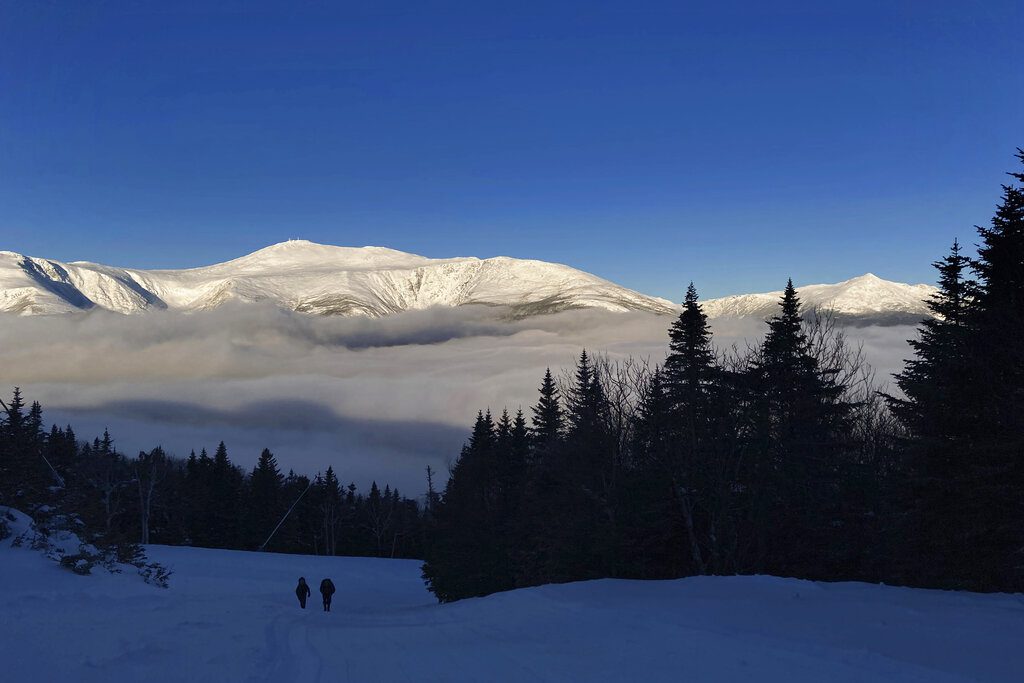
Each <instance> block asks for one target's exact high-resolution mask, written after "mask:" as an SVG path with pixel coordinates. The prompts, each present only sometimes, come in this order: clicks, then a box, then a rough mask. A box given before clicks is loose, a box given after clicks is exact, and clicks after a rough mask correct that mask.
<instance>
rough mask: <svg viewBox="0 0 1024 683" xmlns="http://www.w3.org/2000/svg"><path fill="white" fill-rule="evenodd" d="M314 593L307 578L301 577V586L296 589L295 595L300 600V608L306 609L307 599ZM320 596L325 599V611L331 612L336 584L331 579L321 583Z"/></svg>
mask: <svg viewBox="0 0 1024 683" xmlns="http://www.w3.org/2000/svg"><path fill="white" fill-rule="evenodd" d="M311 592H312V591H310V590H309V584H307V583H306V577H304V576H300V577H299V585H298V586H296V587H295V595H296V597H298V598H299V607H301V608H302V609H306V598H308V597H309V595H310V593H311ZM320 595H322V596H323V598H324V611H325V612H330V611H331V597H332V596H333V595H334V582H333V581H331V580H330V579H324V580H323V581H321V582H320Z"/></svg>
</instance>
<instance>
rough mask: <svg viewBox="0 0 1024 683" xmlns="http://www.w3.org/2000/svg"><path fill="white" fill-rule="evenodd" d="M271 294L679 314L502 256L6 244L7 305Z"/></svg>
mask: <svg viewBox="0 0 1024 683" xmlns="http://www.w3.org/2000/svg"><path fill="white" fill-rule="evenodd" d="M232 300H237V301H268V302H271V303H273V304H276V305H279V306H281V307H284V308H287V309H291V310H294V311H301V312H304V313H312V314H318V315H365V316H369V317H381V316H385V315H389V314H392V313H398V312H401V311H406V310H415V309H424V308H429V307H431V306H449V307H450V306H464V305H468V304H482V305H489V306H507V307H510V308H511V309H512V312H513V315H532V314H537V313H548V312H552V311H558V310H564V309H569V308H599V309H605V310H609V311H650V312H652V313H669V312H672V311H673V310H675V305H674V304H673V303H672V302H670V301H667V300H665V299H659V298H656V297H650V296H646V295H643V294H640V293H638V292H634V291H632V290H629V289H626V288H624V287H620V286H618V285H616V284H614V283H612V282H608V281H607V280H602V279H601V278H599V277H596V276H594V275H591V274H589V273H584V272H583V271H580V270H576V269H574V268H570V267H569V266H564V265H560V264H555V263H546V262H544V261H533V260H523V259H513V258H506V257H496V258H489V259H478V258H473V257H463V258H450V259H430V258H426V257H423V256H417V255H416V254H407V253H404V252H401V251H396V250H394V249H386V248H383V247H361V248H351V247H334V246H328V245H322V244H315V243H313V242H308V241H305V240H290V241H288V242H282V243H280V244H275V245H273V246H270V247H267V248H265V249H260V250H259V251H257V252H254V253H252V254H249V255H248V256H243V257H242V258H238V259H234V260H232V261H227V262H226V263H219V264H216V265H212V266H205V267H202V268H190V269H187V270H137V269H131V268H114V267H111V266H105V265H101V264H97V263H87V262H73V263H62V262H60V261H54V260H50V259H44V258H35V257H30V256H23V255H21V254H16V253H13V252H0V311H3V312H11V313H20V314H24V315H33V314H59V313H69V312H75V311H83V310H89V309H94V308H100V309H106V310H109V311H115V312H118V313H139V312H142V311H146V310H152V309H171V310H183V311H195V310H203V309H209V308H214V307H216V306H219V305H221V304H223V303H225V302H227V301H232Z"/></svg>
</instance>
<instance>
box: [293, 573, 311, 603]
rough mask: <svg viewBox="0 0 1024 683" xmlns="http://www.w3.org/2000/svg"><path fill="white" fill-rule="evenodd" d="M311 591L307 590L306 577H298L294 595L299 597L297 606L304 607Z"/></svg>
mask: <svg viewBox="0 0 1024 683" xmlns="http://www.w3.org/2000/svg"><path fill="white" fill-rule="evenodd" d="M312 592H313V591H311V590H309V584H307V583H306V577H305V576H300V577H299V585H298V586H296V587H295V596H296V597H297V598H298V599H299V607H301V608H302V609H306V598H308V597H309V594H310V593H312Z"/></svg>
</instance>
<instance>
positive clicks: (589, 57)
mask: <svg viewBox="0 0 1024 683" xmlns="http://www.w3.org/2000/svg"><path fill="white" fill-rule="evenodd" d="M214 4H216V5H218V6H219V7H220V9H217V10H210V9H204V8H203V5H214ZM232 5H233V6H232ZM190 6H191V8H190ZM769 8H770V9H769ZM809 8H813V9H809ZM1017 146H1024V2H1020V1H1019V0H1009V1H1000V0H985V1H972V0H958V1H950V2H946V1H942V0H938V1H921V2H907V1H903V2H901V1H899V0H888V1H885V2H865V1H863V0H860V1H856V2H828V1H827V0H826V1H824V2H800V3H786V2H782V3H779V2H763V1H762V0H758V1H756V2H755V1H750V2H734V3H730V2H708V3H695V2H682V1H675V2H659V3H654V2H652V3H648V2H638V1H633V2H622V3H606V2H596V1H594V0H591V1H588V2H579V3H558V2H540V3H530V2H512V3H488V2H479V1H477V2H466V3H451V2H440V3H439V2H429V1H424V0H416V1H410V2H404V3H393V2H379V1H378V2H359V3H341V2H337V3H308V4H307V3H300V2H283V3H269V2H263V1H261V0H249V1H247V2H240V3H237V4H235V3H201V4H196V5H194V6H192V5H191V3H184V2H178V1H174V2H172V1H171V0H166V1H165V2H159V3H147V2H124V3H119V2H91V3H87V2H70V1H69V2H27V1H26V2H20V1H16V0H12V1H7V2H0V249H10V250H14V251H20V252H26V253H30V254H33V255H40V256H48V257H52V258H58V259H62V260H93V261H100V262H106V263H112V264H116V265H132V266H138V267H183V266H194V265H201V264H206V263H211V262H215V261H220V260H225V259H228V258H233V257H236V256H239V255H242V254H244V253H247V252H249V251H252V250H255V249H257V248H260V247H262V246H265V245H267V244H270V243H273V242H278V241H281V240H284V239H287V238H289V237H299V238H305V239H311V240H314V241H318V242H325V243H332V244H341V245H355V246H358V245H364V244H375V245H383V246H390V247H394V248H396V249H402V250H406V251H413V252H417V253H421V254H424V255H427V256H453V255H477V256H493V255H499V254H503V255H509V256H517V257H532V258H540V259H545V260H552V261H560V262H564V263H569V264H571V265H573V266H576V267H579V268H582V269H585V270H588V271H591V272H594V273H597V274H599V275H601V276H603V277H607V278H609V279H612V280H615V281H617V282H620V283H622V284H625V285H627V286H630V287H633V288H636V289H640V290H643V291H646V292H649V293H654V294H659V295H662V296H666V297H670V298H673V299H678V298H680V296H681V295H682V291H683V289H684V287H685V284H686V282H688V281H689V280H691V279H692V280H694V281H696V283H697V285H698V288H699V289H700V290H701V292H702V294H704V295H708V296H713V295H720V294H725V293H733V292H742V291H756V290H765V289H776V288H779V287H780V286H781V284H782V283H784V281H785V278H786V277H788V276H793V278H794V279H795V280H796V281H797V282H798V283H799V282H821V281H836V280H839V279H845V278H847V277H851V276H853V275H857V274H860V273H863V272H866V271H872V272H875V273H876V274H878V275H880V276H882V277H888V278H891V279H899V280H905V281H906V280H910V281H931V280H933V275H932V271H931V269H930V267H929V265H928V264H929V263H930V262H931V261H932V260H934V259H935V258H937V257H939V256H941V255H942V253H943V252H944V251H945V249H946V247H947V246H948V244H949V243H950V242H951V240H952V239H953V237H954V236H959V237H960V238H961V240H963V241H966V242H973V241H974V235H973V231H972V229H971V226H972V225H973V224H975V223H981V222H986V221H987V220H988V219H989V217H990V216H991V214H992V210H993V208H994V205H995V203H996V201H997V199H998V195H999V184H1000V183H1001V182H1003V181H1004V179H1005V176H1004V175H1003V173H1004V172H1005V171H1007V170H1009V169H1011V168H1013V166H1014V163H1015V162H1014V159H1013V156H1012V154H1013V151H1014V148H1015V147H1017Z"/></svg>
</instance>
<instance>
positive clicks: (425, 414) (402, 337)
mask: <svg viewBox="0 0 1024 683" xmlns="http://www.w3.org/2000/svg"><path fill="white" fill-rule="evenodd" d="M671 321H672V318H671V317H669V316H656V315H652V314H649V313H611V312H606V311H599V310H578V311H564V312H561V313H557V314H552V315H543V316H534V317H530V318H527V319H523V320H512V319H509V318H508V317H507V316H505V315H504V311H503V310H502V309H501V308H495V307H487V306H464V307H460V308H436V309H430V310H426V311H410V312H405V313H401V314H398V315H393V316H389V317H386V318H381V319H369V318H363V317H319V316H310V315H305V314H301V313H293V312H289V311H283V310H281V309H279V308H277V307H273V306H269V305H268V306H264V305H259V304H235V305H227V306H224V307H221V308H219V309H217V310H216V311H209V312H196V313H187V314H186V313H171V312H152V313H147V314H143V315H134V316H124V315H118V314H112V313H106V312H94V313H89V314H82V315H71V316H40V317H15V316H5V317H4V318H3V325H0V385H2V386H4V387H7V388H8V389H6V390H5V391H7V390H9V388H10V387H13V386H15V385H17V386H20V387H22V390H23V392H24V393H25V395H26V397H27V398H28V399H29V400H38V401H40V402H41V403H42V404H43V407H44V410H45V414H44V417H45V419H46V422H47V424H50V423H52V422H57V423H59V424H65V423H70V424H71V425H72V426H73V427H74V428H75V430H76V432H77V434H78V436H79V437H80V438H92V437H93V436H95V435H97V434H100V433H102V431H103V429H104V428H106V427H109V429H110V431H111V433H112V434H113V436H114V438H115V439H116V441H117V446H118V448H119V449H121V450H122V451H124V452H126V453H128V454H133V453H134V452H137V451H138V450H139V449H149V448H152V447H154V446H156V445H162V446H163V447H164V448H165V449H167V450H169V451H170V452H172V453H174V454H176V455H178V456H179V457H186V456H188V454H189V452H190V450H192V449H195V450H196V451H197V452H198V451H199V449H200V448H204V447H205V448H207V449H209V450H211V451H212V449H213V448H215V447H216V445H217V443H218V442H219V441H220V440H222V439H223V440H224V441H225V442H226V444H227V446H228V449H229V452H230V454H231V457H232V459H233V460H234V461H235V462H237V463H238V464H239V465H242V466H244V467H251V466H252V465H253V464H254V463H255V461H256V459H257V457H258V455H259V453H260V450H261V449H262V448H264V447H268V448H270V449H271V450H272V451H273V452H274V453H275V455H277V457H278V460H279V462H280V463H281V466H282V469H284V470H285V471H287V470H289V469H294V470H295V471H296V472H298V473H306V474H314V473H315V472H317V471H322V470H323V469H325V468H326V467H327V466H328V465H333V466H334V468H335V470H336V471H337V472H338V473H339V475H340V477H341V479H342V480H343V481H349V480H351V481H354V482H356V484H357V485H359V486H360V488H364V487H366V486H368V485H369V483H370V481H371V480H373V479H377V480H379V481H382V482H383V481H387V482H390V483H391V484H392V485H397V486H398V487H399V488H400V489H402V490H403V491H404V492H405V493H407V494H410V495H413V494H415V493H417V492H418V491H419V490H421V489H422V488H423V487H424V486H425V483H424V468H425V467H426V466H427V465H431V466H432V467H434V468H435V469H436V470H440V471H444V470H445V469H446V467H447V464H448V463H449V462H450V461H451V460H453V459H454V458H455V457H456V456H457V455H458V453H459V449H460V447H461V445H462V443H463V441H464V440H465V438H466V436H467V434H468V431H469V427H470V426H471V425H472V420H473V418H474V416H475V414H476V411H477V410H478V409H486V408H490V409H491V410H492V412H494V413H500V411H501V410H502V408H504V407H506V406H507V407H508V408H509V410H510V411H514V410H515V409H517V408H519V407H520V406H521V407H522V408H523V409H524V411H526V412H527V415H529V406H530V405H531V404H532V403H533V402H534V401H535V400H536V388H537V386H538V385H539V383H540V379H541V376H542V375H543V372H544V369H545V368H546V367H551V368H552V371H554V372H556V374H557V373H559V372H560V371H561V370H562V369H563V368H568V367H571V365H572V364H573V362H574V360H575V358H576V357H577V356H578V354H579V352H580V350H581V349H583V348H586V349H587V350H588V351H589V352H591V353H596V354H606V355H607V356H608V357H609V358H611V359H623V358H626V357H633V358H636V359H638V360H644V361H647V362H649V363H650V364H651V365H654V364H657V363H660V362H661V361H662V360H663V358H664V356H665V354H666V351H667V334H666V330H667V328H668V326H669V324H670V323H671ZM712 325H713V327H714V330H715V342H716V345H717V346H719V348H728V347H730V346H732V345H733V344H736V345H739V346H741V347H742V346H743V345H745V344H746V343H747V342H753V341H754V340H756V338H757V337H758V336H759V335H760V334H761V333H762V332H763V330H764V328H765V324H764V323H763V322H761V321H759V320H756V319H753V318H738V319H719V320H713V321H712ZM847 333H848V336H849V338H850V340H851V341H852V342H854V343H859V344H863V346H864V351H865V353H866V355H867V358H868V360H869V361H870V362H871V364H872V365H873V367H874V368H875V369H876V371H877V377H878V380H879V382H880V383H884V382H887V381H888V379H889V375H890V374H891V373H892V372H894V371H896V370H898V369H899V367H900V366H901V365H902V360H903V359H904V358H906V357H907V356H908V355H909V350H908V347H907V344H906V339H907V338H909V337H911V336H912V335H913V334H914V328H913V327H910V326H866V327H851V328H848V330H847Z"/></svg>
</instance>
